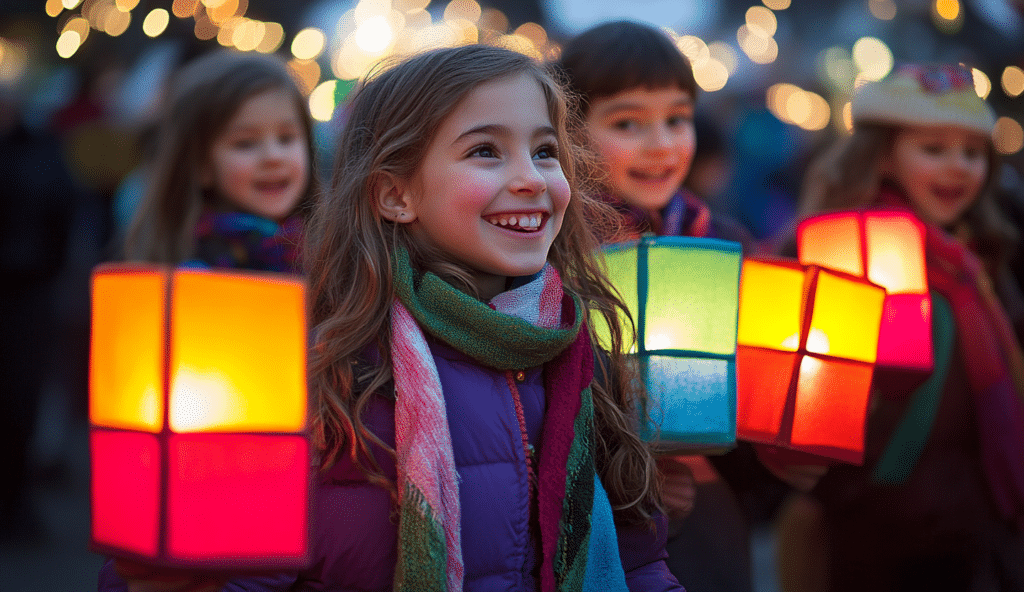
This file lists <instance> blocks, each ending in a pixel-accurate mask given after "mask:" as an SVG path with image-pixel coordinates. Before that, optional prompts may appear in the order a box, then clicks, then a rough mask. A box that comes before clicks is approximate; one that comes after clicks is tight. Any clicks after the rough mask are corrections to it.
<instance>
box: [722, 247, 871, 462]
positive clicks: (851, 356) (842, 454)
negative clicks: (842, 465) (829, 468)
mask: <svg viewBox="0 0 1024 592" xmlns="http://www.w3.org/2000/svg"><path fill="white" fill-rule="evenodd" d="M884 300H885V290H883V289H882V288H881V287H879V286H876V285H875V284H872V283H870V282H868V281H867V280H864V279H862V278H856V277H852V276H849V275H846V274H842V273H838V272H833V271H830V270H827V269H822V268H819V267H816V266H809V267H805V266H802V265H800V264H799V263H797V262H795V261H792V262H790V261H781V260H768V259H758V258H750V259H746V260H744V262H743V272H742V279H741V281H740V311H739V327H738V333H737V343H738V346H737V350H736V373H737V376H736V382H737V393H736V398H737V401H736V407H737V421H736V431H737V436H738V437H739V438H742V439H744V440H748V441H751V442H757V443H762V444H771V445H775V446H779V447H782V448H785V449H789V450H791V451H798V452H801V453H809V454H812V455H815V456H820V457H826V458H830V459H835V460H840V461H843V462H847V463H853V464H860V463H862V462H863V457H864V430H865V425H866V422H867V407H868V395H869V392H870V389H871V377H872V372H873V370H874V364H875V357H876V351H877V348H878V331H879V326H880V324H881V319H882V306H883V302H884Z"/></svg>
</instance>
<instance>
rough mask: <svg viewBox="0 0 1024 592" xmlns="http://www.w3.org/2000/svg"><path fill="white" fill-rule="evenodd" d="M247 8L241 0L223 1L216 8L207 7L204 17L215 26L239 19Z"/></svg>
mask: <svg viewBox="0 0 1024 592" xmlns="http://www.w3.org/2000/svg"><path fill="white" fill-rule="evenodd" d="M246 8H248V2H244V4H243V0H223V1H222V2H220V3H219V4H217V5H216V6H207V7H206V15H207V16H208V17H210V20H211V21H213V22H214V23H215V24H221V23H225V22H227V21H229V20H231V19H232V18H235V17H241V16H242V15H243V14H245V9H246Z"/></svg>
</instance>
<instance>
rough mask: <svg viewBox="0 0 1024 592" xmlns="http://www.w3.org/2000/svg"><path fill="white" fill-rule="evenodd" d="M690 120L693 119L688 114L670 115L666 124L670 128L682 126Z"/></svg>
mask: <svg viewBox="0 0 1024 592" xmlns="http://www.w3.org/2000/svg"><path fill="white" fill-rule="evenodd" d="M691 121H693V117H691V116H688V115H672V116H671V117H669V118H668V125H669V127H672V128H676V127H682V126H684V125H686V124H688V123H689V122H691Z"/></svg>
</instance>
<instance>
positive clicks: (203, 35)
mask: <svg viewBox="0 0 1024 592" xmlns="http://www.w3.org/2000/svg"><path fill="white" fill-rule="evenodd" d="M219 32H220V27H218V26H217V25H215V24H214V23H213V22H212V21H211V20H210V19H209V18H207V17H206V14H205V13H201V14H198V15H196V26H195V36H196V39H199V40H200V41H207V40H210V39H213V38H214V37H217V35H218V33H219Z"/></svg>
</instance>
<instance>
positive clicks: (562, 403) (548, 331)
mask: <svg viewBox="0 0 1024 592" xmlns="http://www.w3.org/2000/svg"><path fill="white" fill-rule="evenodd" d="M394 269H395V292H396V295H397V296H398V298H397V299H396V301H395V303H394V305H393V306H392V351H391V354H392V360H393V364H394V376H395V391H396V404H395V428H396V453H397V465H398V492H399V505H400V519H399V520H400V524H399V540H398V554H399V559H398V565H397V567H396V574H395V589H396V590H404V591H413V590H415V591H420V590H449V591H453V592H454V591H459V590H462V585H463V578H464V575H465V569H464V565H463V561H462V550H461V546H460V531H459V524H460V511H459V491H458V477H457V473H456V470H455V465H454V461H453V452H452V442H451V435H450V433H449V429H448V420H447V414H446V411H445V403H444V394H443V393H442V391H441V384H440V379H439V378H438V375H437V368H436V366H435V365H434V360H433V357H432V356H431V354H430V350H429V348H428V346H427V342H426V339H425V337H424V331H426V332H428V333H430V334H431V335H432V336H434V337H436V338H438V339H440V340H442V341H444V342H446V343H448V344H449V345H451V346H453V347H455V348H456V349H458V350H460V351H462V352H463V353H465V354H467V355H469V356H471V357H473V358H475V359H478V360H480V361H481V362H482V363H484V365H486V366H489V367H492V368H498V369H514V368H520V369H521V368H529V367H533V366H537V365H541V364H544V365H545V372H544V377H545V378H544V380H545V384H544V387H545V393H546V396H547V399H548V401H547V407H548V409H547V412H546V413H545V417H544V427H543V430H544V446H543V447H542V448H541V451H540V457H539V465H538V497H539V508H540V516H539V518H540V531H541V550H542V555H543V557H542V568H541V589H542V590H544V591H545V592H554V591H555V590H556V589H557V590H581V589H582V586H583V581H584V575H585V574H586V571H587V565H588V564H587V549H588V545H589V540H590V528H591V524H590V514H591V512H592V509H593V503H594V479H595V468H594V458H593V446H592V433H591V432H592V423H593V401H592V399H591V390H590V383H591V381H592V380H593V364H594V353H593V349H592V346H591V342H590V339H589V336H588V333H587V331H586V329H584V330H582V331H581V330H580V329H581V327H582V318H583V316H584V315H583V313H582V311H581V307H580V303H579V302H578V301H577V300H576V299H574V298H571V297H569V296H567V295H565V294H564V293H563V290H562V284H561V279H560V278H559V276H558V272H557V271H556V270H555V269H554V268H553V267H551V266H550V265H548V266H546V267H545V268H544V270H543V271H542V272H541V273H540V274H539V275H538V277H536V278H534V279H533V280H532V281H530V282H529V283H527V284H525V285H523V286H521V287H519V288H516V289H514V290H510V291H508V292H504V293H502V294H500V295H498V296H497V297H495V298H494V299H493V300H492V301H491V302H490V304H489V305H488V304H484V303H482V302H480V301H478V300H475V299H473V298H470V297H469V296H467V295H465V294H463V293H461V292H458V291H457V290H455V289H454V288H452V287H451V286H450V285H448V284H447V283H445V282H443V281H442V280H440V278H438V277H437V276H435V275H433V274H421V275H418V276H417V275H416V274H415V272H413V271H412V269H411V268H410V267H409V264H408V255H407V254H406V253H404V252H400V253H397V254H396V260H395V262H394ZM414 276H415V277H414ZM563 315H564V317H563ZM495 352H499V353H495ZM611 539H612V540H613V539H614V535H613V536H612V537H611ZM591 575H593V574H591ZM596 577H600V575H597V576H596Z"/></svg>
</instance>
